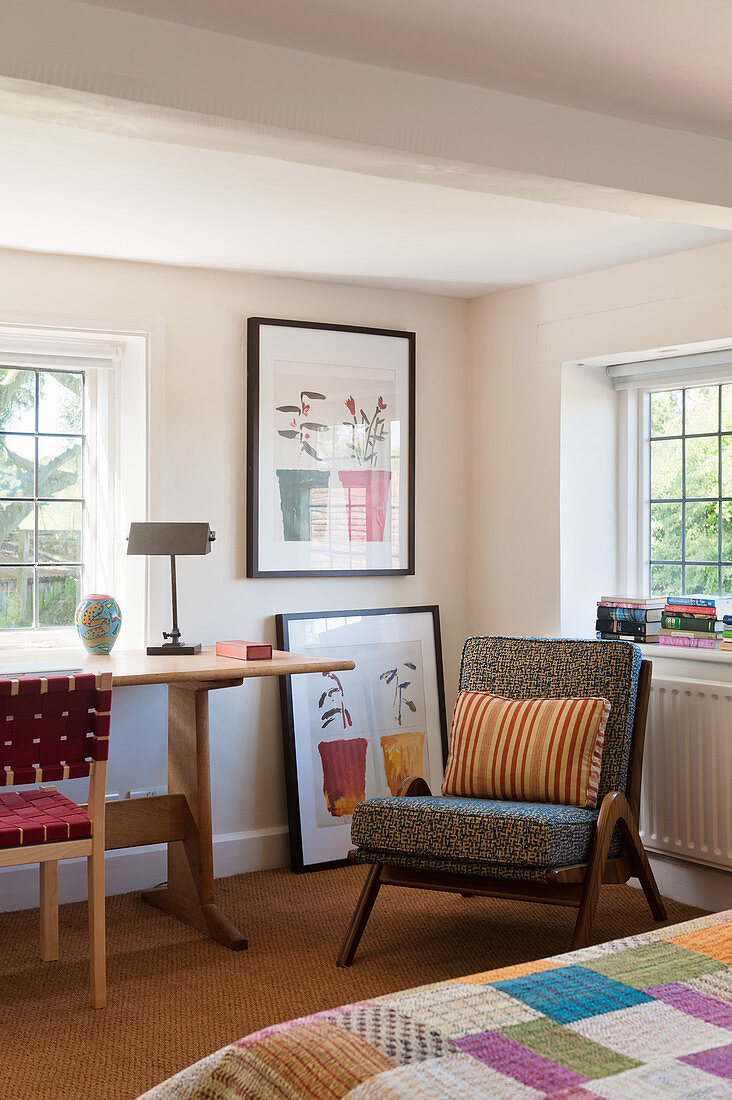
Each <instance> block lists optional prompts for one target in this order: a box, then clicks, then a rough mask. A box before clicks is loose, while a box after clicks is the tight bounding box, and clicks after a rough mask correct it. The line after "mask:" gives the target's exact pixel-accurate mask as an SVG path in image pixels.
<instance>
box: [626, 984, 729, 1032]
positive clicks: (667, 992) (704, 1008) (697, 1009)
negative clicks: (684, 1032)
mask: <svg viewBox="0 0 732 1100" xmlns="http://www.w3.org/2000/svg"><path fill="white" fill-rule="evenodd" d="M646 992H647V993H649V994H650V995H651V997H653V998H654V1000H656V1001H664V1003H665V1004H667V1005H671V1006H672V1007H673V1008H677V1009H678V1010H679V1012H685V1013H686V1014H687V1016H696V1018H697V1020H705V1021H706V1022H707V1023H708V1024H714V1026H715V1027H726V1028H729V1029H730V1030H732V1004H725V1002H724V1001H719V1000H717V998H716V997H708V996H707V995H706V994H705V993H699V992H698V990H696V989H691V988H690V987H689V986H688V985H685V984H684V982H672V983H671V984H670V985H659V986H656V988H655V989H648V990H646Z"/></svg>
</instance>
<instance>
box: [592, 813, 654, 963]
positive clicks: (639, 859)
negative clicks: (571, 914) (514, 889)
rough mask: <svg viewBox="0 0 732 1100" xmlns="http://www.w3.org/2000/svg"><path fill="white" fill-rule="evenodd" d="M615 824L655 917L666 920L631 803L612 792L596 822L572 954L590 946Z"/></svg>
mask: <svg viewBox="0 0 732 1100" xmlns="http://www.w3.org/2000/svg"><path fill="white" fill-rule="evenodd" d="M616 825H619V826H620V830H621V832H622V834H623V839H624V840H625V843H626V847H627V849H628V855H629V858H630V861H631V863H632V864H633V870H634V871H635V873H636V874H637V875H638V878H639V879H640V882H641V886H642V887H643V892H644V893H645V895H646V898H647V900H648V904H649V905H650V907H651V912H652V914H653V916H654V917H655V918H656V920H665V919H666V909H665V907H664V904H663V899H662V898H661V895H660V894H659V892H658V886H657V885H656V880H655V878H654V877H653V871H652V870H651V865H650V863H649V862H648V857H647V856H646V853H645V849H644V847H643V843H642V841H641V839H640V836H639V834H638V826H637V824H636V820H635V817H634V815H633V812H632V810H631V808H630V806H629V805H628V800H627V798H626V797H625V795H624V794H621V793H620V792H619V791H611V792H610V794H606V795H605V798H604V799H603V801H602V806H601V807H600V816H599V817H598V819H597V830H596V832H595V841H594V843H593V845H592V854H591V855H590V861H589V865H588V870H587V875H586V877H585V882H584V886H583V888H582V897H581V899H580V907H579V913H578V914H577V923H576V924H575V926H574V935H573V937H572V950H573V951H576V950H577V949H578V948H580V947H587V945H588V943H589V942H590V931H591V929H592V921H593V919H594V916H595V910H596V909H597V901H598V898H599V896H600V886H601V884H602V876H603V872H604V870H605V864H606V863H607V857H608V852H609V851H610V844H611V843H612V838H613V832H614V831H615V827H616Z"/></svg>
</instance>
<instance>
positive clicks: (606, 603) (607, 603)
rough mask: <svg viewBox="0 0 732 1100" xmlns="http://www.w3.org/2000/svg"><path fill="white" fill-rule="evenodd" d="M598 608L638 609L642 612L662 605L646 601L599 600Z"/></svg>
mask: <svg viewBox="0 0 732 1100" xmlns="http://www.w3.org/2000/svg"><path fill="white" fill-rule="evenodd" d="M597 606H598V607H638V608H640V609H641V611H647V610H648V608H649V607H655V606H658V607H660V606H661V605H660V604H656V603H655V602H654V603H650V604H649V603H648V602H647V601H646V600H598V601H597Z"/></svg>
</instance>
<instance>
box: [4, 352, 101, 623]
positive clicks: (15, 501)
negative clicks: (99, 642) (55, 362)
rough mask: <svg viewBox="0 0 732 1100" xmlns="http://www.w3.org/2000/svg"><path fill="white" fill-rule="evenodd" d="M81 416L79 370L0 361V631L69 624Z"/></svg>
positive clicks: (78, 563) (79, 499)
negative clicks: (0, 363) (9, 364)
mask: <svg viewBox="0 0 732 1100" xmlns="http://www.w3.org/2000/svg"><path fill="white" fill-rule="evenodd" d="M84 420H85V417H84V374H83V372H81V371H73V372H70V371H69V372H66V371H54V370H42V369H39V370H22V369H18V368H15V367H3V368H0V630H17V629H24V628H25V629H34V628H35V629H37V628H44V627H56V628H57V627H69V626H72V625H73V622H74V609H75V607H76V605H77V603H78V602H79V599H80V596H81V583H82V570H83V566H84V560H85V542H86V540H85V537H84V527H85V518H86V517H85V503H84V490H85V481H86V478H85V474H84V466H85V460H86V442H85V435H84V427H85V424H84Z"/></svg>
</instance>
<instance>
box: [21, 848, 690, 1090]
mask: <svg viewBox="0 0 732 1100" xmlns="http://www.w3.org/2000/svg"><path fill="white" fill-rule="evenodd" d="M364 874H365V869H364V868H361V867H344V868H339V869H337V870H333V871H322V872H317V873H313V874H308V875H298V876H296V875H293V874H291V873H290V872H289V871H285V870H279V871H260V872H255V873H252V874H248V875H237V876H235V877H233V878H229V879H220V880H219V881H218V883H217V894H218V899H217V900H218V901H219V903H220V905H221V907H222V909H223V910H224V912H225V913H226V914H227V916H229V917H230V918H231V919H232V920H233V921H234V922H235V924H237V925H238V926H239V927H240V928H241V929H242V931H244V932H245V933H246V934H247V935H248V937H249V950H248V951H243V952H232V951H228V950H227V949H226V948H223V947H220V946H219V945H217V944H215V943H212V942H211V941H210V940H208V939H205V938H204V937H203V936H201V935H199V934H198V933H197V932H194V931H193V930H192V929H189V928H187V927H186V926H184V925H182V924H180V923H179V922H178V921H176V920H174V919H172V918H170V917H166V916H164V915H163V914H162V913H159V912H158V911H157V910H154V909H151V908H150V907H149V906H147V905H145V904H144V902H142V901H141V900H140V899H139V897H138V895H136V894H124V895H121V896H119V897H113V898H108V899H107V957H108V964H107V965H108V995H109V1003H108V1005H107V1008H106V1009H104V1010H100V1011H96V1012H95V1011H94V1009H92V1008H90V1007H89V1005H88V992H87V975H88V963H87V940H86V935H87V930H86V919H87V914H86V905H85V904H78V905H66V906H62V907H61V910H60V934H61V955H60V958H59V961H58V962H55V963H41V962H40V961H39V958H38V939H37V937H38V914H37V912H36V911H30V912H17V913H3V914H0V957H1V958H2V963H1V966H2V975H3V979H2V987H1V988H2V996H0V1019H1V1022H2V1033H1V1034H2V1060H3V1072H2V1075H1V1077H0V1098H2V1100H77V1098H78V1100H81V1098H82V1097H83V1098H84V1100H132V1098H134V1097H137V1096H138V1095H139V1094H140V1093H141V1092H144V1091H145V1090H146V1089H147V1088H149V1087H151V1086H152V1085H153V1084H156V1083H157V1082H158V1081H161V1080H162V1079H164V1078H165V1077H168V1076H169V1075H170V1074H171V1073H174V1072H176V1071H177V1070H179V1069H182V1068H183V1067H184V1066H186V1065H188V1064H189V1063H190V1062H193V1061H196V1060H197V1059H198V1058H201V1057H202V1056H203V1055H205V1054H208V1053H210V1052H211V1051H213V1050H215V1049H216V1048H218V1047H220V1046H223V1045H224V1044H225V1043H229V1042H231V1041H232V1040H234V1039H238V1038H240V1037H241V1036H242V1035H246V1034H247V1033H248V1032H250V1031H255V1030H257V1029H258V1028H261V1027H265V1026H267V1025H268V1024H272V1023H276V1022H279V1021H281V1020H286V1019H290V1018H291V1017H293V1016H302V1015H305V1014H306V1013H311V1012H318V1011H320V1010H322V1009H326V1008H330V1007H333V1006H335V1005H338V1004H342V1003H348V1002H350V1001H356V1000H359V999H361V998H364V997H375V996H379V995H380V994H383V993H390V992H394V991H395V990H397V989H403V988H407V987H410V986H414V985H422V984H424V983H427V982H434V981H441V980H442V979H445V978H451V977H457V976H459V975H461V974H470V973H473V972H475V971H478V970H487V969H492V968H494V967H498V966H506V965H509V964H511V963H517V962H523V961H526V960H528V959H536V958H541V957H543V956H546V955H554V954H557V953H559V952H562V951H567V950H568V949H569V944H570V938H571V932H572V927H573V924H574V917H575V913H574V911H573V910H567V909H560V908H555V907H552V906H545V905H529V904H525V903H521V902H507V901H498V900H492V899H484V898H470V899H466V898H461V897H459V896H458V895H452V894H438V893H428V892H425V891H418V890H404V889H395V888H384V889H382V891H381V894H380V896H379V898H378V900H377V903H376V906H375V909H374V912H373V915H372V917H371V920H370V922H369V925H368V928H367V930H366V933H365V935H364V938H363V940H362V942H361V947H360V949H359V953H358V955H357V956H356V961H355V963H354V965H353V966H352V967H351V968H350V970H339V969H337V968H336V966H335V958H336V954H337V951H338V947H339V946H340V941H341V939H342V936H343V933H344V931H345V927H346V924H347V922H348V918H349V916H350V913H351V910H352V908H353V906H354V904H355V902H356V898H357V896H358V892H359V890H360V887H361V883H362V882H363V878H364ZM667 905H668V913H669V918H670V923H675V922H677V921H682V920H689V919H690V918H691V917H694V916H698V915H699V914H700V913H701V910H698V909H693V908H691V907H690V906H687V905H681V904H679V903H677V902H668V903H667ZM651 927H655V925H654V922H653V920H652V918H651V915H650V913H649V911H648V908H647V906H646V903H645V900H644V898H643V895H642V894H641V893H640V891H638V890H634V889H632V888H631V887H629V886H606V887H603V890H602V894H601V897H600V904H599V909H598V916H597V918H596V921H595V925H594V929H593V942H595V943H600V942H602V941H604V940H609V939H615V938H617V937H619V936H627V935H633V934H635V933H637V932H642V931H645V930H646V929H648V928H651Z"/></svg>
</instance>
